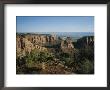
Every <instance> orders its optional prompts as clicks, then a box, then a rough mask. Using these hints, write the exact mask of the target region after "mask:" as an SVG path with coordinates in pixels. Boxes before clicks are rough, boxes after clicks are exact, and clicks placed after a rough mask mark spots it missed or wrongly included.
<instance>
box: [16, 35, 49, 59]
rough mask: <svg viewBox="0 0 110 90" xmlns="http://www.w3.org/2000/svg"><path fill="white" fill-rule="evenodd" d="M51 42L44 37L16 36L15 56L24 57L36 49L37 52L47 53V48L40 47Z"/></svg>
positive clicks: (47, 37)
mask: <svg viewBox="0 0 110 90" xmlns="http://www.w3.org/2000/svg"><path fill="white" fill-rule="evenodd" d="M47 42H51V38H49V36H44V35H25V36H22V35H17V37H16V52H17V56H18V57H20V56H25V55H26V53H29V54H30V52H31V51H32V50H34V49H37V50H39V51H47V48H45V47H43V46H42V45H43V44H45V43H47Z"/></svg>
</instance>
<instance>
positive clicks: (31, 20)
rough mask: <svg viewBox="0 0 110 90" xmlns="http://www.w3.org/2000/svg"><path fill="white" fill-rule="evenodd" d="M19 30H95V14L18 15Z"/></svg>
mask: <svg viewBox="0 0 110 90" xmlns="http://www.w3.org/2000/svg"><path fill="white" fill-rule="evenodd" d="M16 25H17V32H94V16H17V17H16Z"/></svg>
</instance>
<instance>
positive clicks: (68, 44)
mask: <svg viewBox="0 0 110 90" xmlns="http://www.w3.org/2000/svg"><path fill="white" fill-rule="evenodd" d="M61 49H62V51H63V52H65V53H68V52H69V53H71V51H73V49H74V45H73V43H72V40H71V38H70V37H67V38H66V40H62V41H61Z"/></svg>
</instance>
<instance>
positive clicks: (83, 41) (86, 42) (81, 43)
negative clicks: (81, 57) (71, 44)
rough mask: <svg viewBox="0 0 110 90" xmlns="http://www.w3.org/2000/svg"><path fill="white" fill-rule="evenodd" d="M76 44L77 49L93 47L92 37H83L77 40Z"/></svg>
mask: <svg viewBox="0 0 110 90" xmlns="http://www.w3.org/2000/svg"><path fill="white" fill-rule="evenodd" d="M76 44H77V45H76V47H78V48H86V47H94V37H93V36H85V37H83V38H80V39H78V40H77V42H76Z"/></svg>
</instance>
